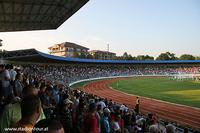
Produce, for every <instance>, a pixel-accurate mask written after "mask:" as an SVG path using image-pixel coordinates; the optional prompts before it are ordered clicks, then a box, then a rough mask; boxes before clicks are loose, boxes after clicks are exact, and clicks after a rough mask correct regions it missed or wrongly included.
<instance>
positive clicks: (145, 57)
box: [136, 55, 154, 60]
mask: <svg viewBox="0 0 200 133" xmlns="http://www.w3.org/2000/svg"><path fill="white" fill-rule="evenodd" d="M136 59H137V60H154V57H153V56H149V55H138V56H137V57H136Z"/></svg>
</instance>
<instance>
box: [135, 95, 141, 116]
mask: <svg viewBox="0 0 200 133" xmlns="http://www.w3.org/2000/svg"><path fill="white" fill-rule="evenodd" d="M139 105H140V99H139V97H138V96H137V97H136V105H135V112H136V113H137V114H139V112H140V110H139V109H140V106H139Z"/></svg>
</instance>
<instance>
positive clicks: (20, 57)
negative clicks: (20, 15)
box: [4, 49, 200, 64]
mask: <svg viewBox="0 0 200 133" xmlns="http://www.w3.org/2000/svg"><path fill="white" fill-rule="evenodd" d="M4 60H7V61H15V62H26V63H27V62H32V63H70V62H72V63H104V64H192V63H200V60H146V61H139V60H96V59H79V58H67V57H59V56H54V55H50V54H45V53H42V52H40V51H37V50H35V49H25V50H16V51H9V52H6V53H4Z"/></svg>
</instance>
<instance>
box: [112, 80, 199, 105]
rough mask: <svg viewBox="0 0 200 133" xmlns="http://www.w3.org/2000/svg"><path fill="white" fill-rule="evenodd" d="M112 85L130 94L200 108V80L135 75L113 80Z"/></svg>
mask: <svg viewBox="0 0 200 133" xmlns="http://www.w3.org/2000/svg"><path fill="white" fill-rule="evenodd" d="M111 87H112V88H114V89H117V90H119V91H123V92H126V93H128V94H133V95H138V96H144V97H148V98H154V99H158V100H162V101H167V102H171V103H177V104H183V105H188V106H193V107H198V108H200V82H198V81H193V80H185V81H177V80H170V79H169V78H167V77H134V78H130V79H126V80H119V81H116V82H113V83H112V84H111Z"/></svg>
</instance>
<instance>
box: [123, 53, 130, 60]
mask: <svg viewBox="0 0 200 133" xmlns="http://www.w3.org/2000/svg"><path fill="white" fill-rule="evenodd" d="M122 57H123V59H124V60H127V59H128V57H129V56H128V53H127V52H124V54H123V56H122Z"/></svg>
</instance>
